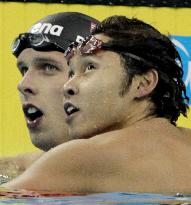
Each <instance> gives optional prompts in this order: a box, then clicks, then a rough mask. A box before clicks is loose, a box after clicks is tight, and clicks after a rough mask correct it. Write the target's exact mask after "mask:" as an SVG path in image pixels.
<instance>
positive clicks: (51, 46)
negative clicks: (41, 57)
mask: <svg viewBox="0 0 191 205" xmlns="http://www.w3.org/2000/svg"><path fill="white" fill-rule="evenodd" d="M26 48H33V49H35V50H37V51H60V52H65V49H64V48H62V47H61V46H59V45H58V44H57V43H53V42H51V41H50V39H49V38H48V37H47V36H45V35H43V34H42V33H36V34H33V33H21V34H20V35H19V36H18V37H17V38H15V40H14V41H13V43H12V53H13V55H14V56H16V57H18V56H19V54H20V53H21V52H22V51H23V50H24V49H26Z"/></svg>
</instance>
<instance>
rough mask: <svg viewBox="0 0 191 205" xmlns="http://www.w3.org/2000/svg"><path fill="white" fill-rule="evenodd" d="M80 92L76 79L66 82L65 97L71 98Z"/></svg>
mask: <svg viewBox="0 0 191 205" xmlns="http://www.w3.org/2000/svg"><path fill="white" fill-rule="evenodd" d="M78 92H79V89H78V87H77V85H76V83H75V82H74V79H70V80H68V81H67V82H66V83H65V84H64V97H65V98H69V97H71V96H73V95H77V94H78Z"/></svg>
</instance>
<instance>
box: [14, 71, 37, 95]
mask: <svg viewBox="0 0 191 205" xmlns="http://www.w3.org/2000/svg"><path fill="white" fill-rule="evenodd" d="M33 79H34V76H32V75H31V73H30V71H27V73H25V75H24V76H23V78H22V80H21V81H20V82H19V83H18V86H17V89H18V90H19V92H20V93H22V94H23V95H24V96H25V97H28V96H31V95H35V94H37V88H36V85H35V83H34V80H33Z"/></svg>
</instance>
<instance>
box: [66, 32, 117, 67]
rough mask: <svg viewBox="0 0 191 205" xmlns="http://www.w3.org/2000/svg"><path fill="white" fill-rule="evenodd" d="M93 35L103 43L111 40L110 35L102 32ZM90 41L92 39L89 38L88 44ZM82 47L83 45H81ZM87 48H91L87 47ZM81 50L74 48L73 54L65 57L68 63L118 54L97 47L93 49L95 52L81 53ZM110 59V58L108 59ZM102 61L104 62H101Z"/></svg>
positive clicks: (105, 57)
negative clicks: (95, 49) (96, 49)
mask: <svg viewBox="0 0 191 205" xmlns="http://www.w3.org/2000/svg"><path fill="white" fill-rule="evenodd" d="M93 37H95V38H96V39H97V40H101V41H102V42H103V43H106V42H108V41H109V40H111V38H110V37H108V36H106V35H104V34H96V35H93ZM91 43H92V41H91V40H90V44H91ZM88 44H89V42H87V45H88ZM82 48H83V46H82ZM88 48H91V46H90V47H88ZM82 52H83V51H79V50H78V49H77V50H75V52H74V54H72V57H69V58H67V59H68V62H69V65H71V64H73V63H75V62H79V61H80V62H85V61H86V60H95V61H96V60H101V59H102V60H103V59H104V60H107V58H112V57H114V58H115V57H116V56H118V55H117V54H116V53H114V52H111V51H106V50H102V49H100V50H99V49H98V51H95V53H94V52H93V53H88V54H86V53H84V54H83V53H82ZM110 60H111V59H110ZM102 63H104V62H102Z"/></svg>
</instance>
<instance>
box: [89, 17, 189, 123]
mask: <svg viewBox="0 0 191 205" xmlns="http://www.w3.org/2000/svg"><path fill="white" fill-rule="evenodd" d="M98 33H103V34H104V35H106V36H109V37H111V38H112V40H111V41H109V42H108V44H110V46H111V47H112V50H113V51H115V52H117V53H120V55H121V57H122V61H123V63H124V67H125V69H126V72H127V73H128V79H127V81H128V82H127V83H126V84H127V87H129V85H130V84H131V82H132V79H133V77H134V76H135V75H142V74H144V73H147V72H148V71H149V70H151V69H155V70H156V71H157V72H158V75H159V80H158V84H157V86H156V88H155V89H154V90H153V91H152V92H151V93H150V95H149V97H150V99H151V101H152V102H153V103H154V104H155V109H154V111H153V113H151V114H154V115H156V116H158V117H165V118H167V119H169V120H170V122H171V123H172V124H174V125H176V121H177V119H178V117H179V115H180V114H183V115H184V116H186V115H187V114H186V113H187V110H188V102H189V98H188V96H187V95H186V87H185V84H184V82H183V79H182V77H183V69H182V63H181V58H180V56H179V53H178V52H177V50H176V49H175V47H174V45H173V43H172V42H171V41H170V39H169V38H168V37H167V36H165V35H163V34H161V33H160V32H159V31H158V30H156V29H155V28H154V27H152V26H151V25H149V24H146V23H144V22H143V21H140V20H138V19H136V18H132V19H129V18H127V17H125V16H111V17H108V18H106V19H105V20H103V21H102V22H101V24H100V25H98V26H97V28H96V29H95V30H94V31H93V33H92V34H98ZM125 52H128V53H131V54H133V55H136V56H138V57H139V58H137V59H136V58H132V57H131V56H129V55H125Z"/></svg>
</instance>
